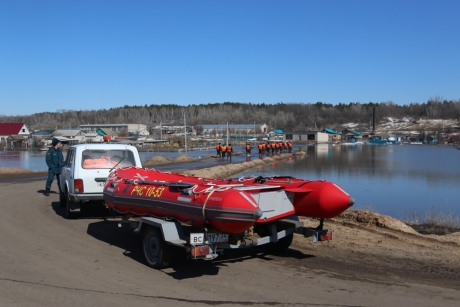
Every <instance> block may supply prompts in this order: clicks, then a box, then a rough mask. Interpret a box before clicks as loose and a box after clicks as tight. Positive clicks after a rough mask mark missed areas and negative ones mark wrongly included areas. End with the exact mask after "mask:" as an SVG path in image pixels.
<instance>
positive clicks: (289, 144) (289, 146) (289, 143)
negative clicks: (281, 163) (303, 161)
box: [288, 141, 292, 152]
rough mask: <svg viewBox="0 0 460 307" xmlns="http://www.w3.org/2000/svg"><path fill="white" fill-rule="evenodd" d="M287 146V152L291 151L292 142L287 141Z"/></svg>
mask: <svg viewBox="0 0 460 307" xmlns="http://www.w3.org/2000/svg"><path fill="white" fill-rule="evenodd" d="M288 148H289V152H291V151H292V143H291V141H289V142H288Z"/></svg>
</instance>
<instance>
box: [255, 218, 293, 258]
mask: <svg viewBox="0 0 460 307" xmlns="http://www.w3.org/2000/svg"><path fill="white" fill-rule="evenodd" d="M277 226H278V227H277V229H278V230H286V229H287V228H288V227H287V226H285V225H282V224H278V225H277ZM254 231H255V232H256V233H257V234H258V235H259V236H260V237H265V236H269V235H270V225H269V224H258V225H255V226H254ZM293 239H294V234H293V233H291V234H289V235H287V236H285V237H284V238H281V239H279V240H278V242H274V243H269V244H266V245H263V246H266V247H267V249H268V250H270V251H272V252H277V253H280V252H284V251H285V250H287V249H288V248H289V246H291V243H292V240H293Z"/></svg>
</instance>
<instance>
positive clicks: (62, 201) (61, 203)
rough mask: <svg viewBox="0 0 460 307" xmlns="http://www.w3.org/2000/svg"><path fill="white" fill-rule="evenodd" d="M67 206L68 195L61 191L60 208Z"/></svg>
mask: <svg viewBox="0 0 460 307" xmlns="http://www.w3.org/2000/svg"><path fill="white" fill-rule="evenodd" d="M66 205H67V203H66V194H65V192H63V191H59V206H60V207H62V208H64V207H65V206H66Z"/></svg>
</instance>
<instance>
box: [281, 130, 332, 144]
mask: <svg viewBox="0 0 460 307" xmlns="http://www.w3.org/2000/svg"><path fill="white" fill-rule="evenodd" d="M285 140H286V141H293V142H298V141H300V142H312V143H327V142H329V136H328V134H327V133H324V132H320V131H293V132H286V134H285Z"/></svg>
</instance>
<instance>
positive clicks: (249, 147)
mask: <svg viewBox="0 0 460 307" xmlns="http://www.w3.org/2000/svg"><path fill="white" fill-rule="evenodd" d="M246 155H248V156H250V155H251V145H249V143H247V144H246Z"/></svg>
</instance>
